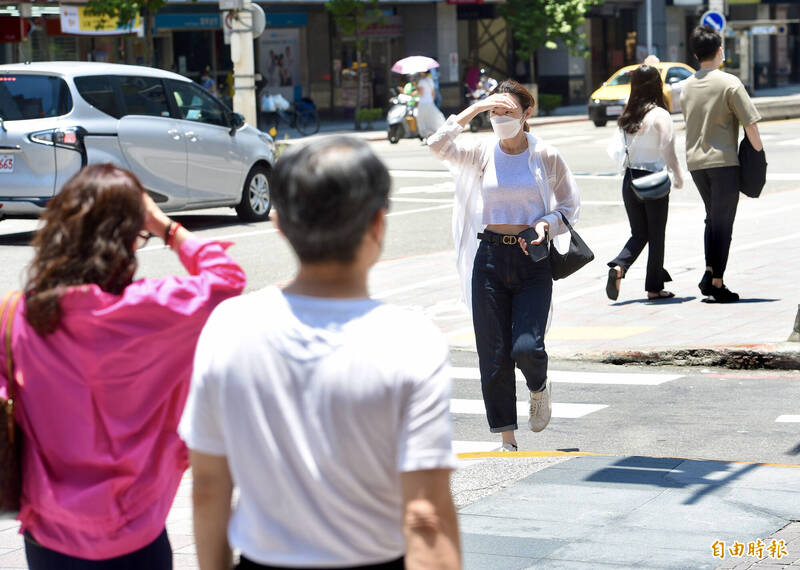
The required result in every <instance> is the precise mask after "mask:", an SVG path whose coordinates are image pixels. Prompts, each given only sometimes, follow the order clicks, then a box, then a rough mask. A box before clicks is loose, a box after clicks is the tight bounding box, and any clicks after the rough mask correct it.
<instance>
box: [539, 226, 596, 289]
mask: <svg viewBox="0 0 800 570" xmlns="http://www.w3.org/2000/svg"><path fill="white" fill-rule="evenodd" d="M559 215H560V216H561V219H562V220H564V223H565V224H566V225H567V228H568V229H569V234H570V238H569V250H568V251H567V253H559V251H558V250H557V249H556V247H555V244H550V268H551V270H552V272H553V280H554V281H557V280H559V279H563V278H564V277H569V276H570V275H572V274H573V273H575V272H576V271H577V270H578V269H580V268H581V267H583V266H584V265H586V264H587V263H589V262H590V261H592V260H593V259H594V253H592V250H591V249H589V246H588V245H586V242H585V241H583V239H581V236H580V235H578V232H576V231H575V230H574V229H572V226H571V225H570V223H569V222H568V221H567V217H566V216H565V215H564V214H562V213H561V212H559Z"/></svg>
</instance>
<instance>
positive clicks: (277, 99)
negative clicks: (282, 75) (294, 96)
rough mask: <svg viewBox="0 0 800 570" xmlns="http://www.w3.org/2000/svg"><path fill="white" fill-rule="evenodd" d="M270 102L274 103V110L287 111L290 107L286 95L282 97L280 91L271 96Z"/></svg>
mask: <svg viewBox="0 0 800 570" xmlns="http://www.w3.org/2000/svg"><path fill="white" fill-rule="evenodd" d="M272 102H273V103H274V105H275V110H276V111H288V110H289V107H291V105H290V104H289V101H287V100H286V97H284V96H283V95H281V94H280V93H279V94H278V95H273V96H272Z"/></svg>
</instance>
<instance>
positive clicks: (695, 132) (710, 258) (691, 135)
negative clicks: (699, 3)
mask: <svg viewBox="0 0 800 570" xmlns="http://www.w3.org/2000/svg"><path fill="white" fill-rule="evenodd" d="M690 44H691V48H692V51H694V54H695V56H696V57H697V59H698V60H699V61H700V70H699V71H698V72H697V73H696V74H695V75H694V76H692V77H690V78H689V79H688V80H687V81H686V85H685V86H684V87H683V91H682V93H681V108H682V109H683V114H684V116H685V117H686V162H687V166H688V167H689V172H690V173H691V175H692V179H693V180H694V183H695V185H696V186H697V190H698V191H699V192H700V196H701V197H702V198H703V202H704V203H705V207H706V230H705V257H706V272H705V274H704V275H703V278H702V280H701V281H700V283H699V287H700V291H701V292H702V293H703V295H706V296H711V297H713V298H714V300H715V301H716V302H718V303H732V302H735V301H738V300H739V295H737V294H736V293H734V292H732V291H731V290H729V289H728V288H727V287H726V286H725V285H724V284H723V281H722V277H723V274H724V273H725V268H726V266H727V264H728V253H729V251H730V247H731V236H732V234H733V221H734V219H735V218H736V207H737V205H738V203H739V157H738V144H739V124H742V125H744V131H745V134H746V135H747V138H748V139H750V142H751V143H752V144H753V147H754V148H755V149H756V150H761V149H762V144H761V137H760V136H759V134H758V125H756V123H757V122H758V121H759V120H761V115H759V113H758V110H757V109H756V107H755V105H754V104H753V102H752V101H751V100H750V97H749V96H748V94H747V91H746V90H745V88H744V85H742V82H741V81H740V80H739V78H738V77H736V76H734V75H731V74H730V73H725V72H724V71H721V70H720V69H719V67H720V65H722V62H723V61H724V60H725V52H724V50H723V47H722V38H721V37H720V35H719V34H718V33H717V32H716V31H714V30H713V29H712V28H710V27H708V26H699V27H697V28H695V29H694V31H693V32H692V35H691V38H690Z"/></svg>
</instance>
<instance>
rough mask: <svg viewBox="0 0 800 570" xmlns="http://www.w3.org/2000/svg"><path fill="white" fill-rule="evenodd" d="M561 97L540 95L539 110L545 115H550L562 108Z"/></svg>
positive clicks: (546, 94)
mask: <svg viewBox="0 0 800 570" xmlns="http://www.w3.org/2000/svg"><path fill="white" fill-rule="evenodd" d="M561 102H562V97H561V95H551V94H548V93H539V109H541V111H542V112H543V113H544V114H545V115H549V114H550V113H552V112H553V111H554V110H555V109H557V108H559V107H560V106H561Z"/></svg>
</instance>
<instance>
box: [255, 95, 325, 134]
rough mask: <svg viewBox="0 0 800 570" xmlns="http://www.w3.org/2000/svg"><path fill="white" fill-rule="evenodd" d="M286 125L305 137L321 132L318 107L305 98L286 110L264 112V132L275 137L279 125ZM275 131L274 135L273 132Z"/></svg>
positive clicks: (262, 115) (262, 120)
mask: <svg viewBox="0 0 800 570" xmlns="http://www.w3.org/2000/svg"><path fill="white" fill-rule="evenodd" d="M280 123H285V124H286V125H288V126H289V128H292V129H297V131H298V132H299V133H300V134H301V135H303V136H308V135H313V134H315V133H317V132H319V115H318V114H317V107H316V105H314V102H313V101H311V99H308V98H304V99H302V100H300V101H299V102H298V103H296V104H294V105H292V106H290V107H289V108H288V109H285V110H275V111H262V112H261V124H262V130H264V131H267V132H269V133H270V134H272V135H273V136H275V135H276V134H277V132H278V125H279V124H280ZM273 129H274V133H273V132H271V131H272V130H273Z"/></svg>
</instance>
